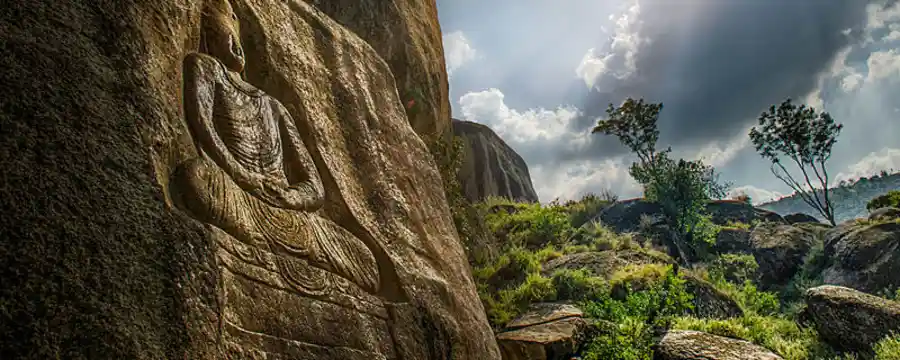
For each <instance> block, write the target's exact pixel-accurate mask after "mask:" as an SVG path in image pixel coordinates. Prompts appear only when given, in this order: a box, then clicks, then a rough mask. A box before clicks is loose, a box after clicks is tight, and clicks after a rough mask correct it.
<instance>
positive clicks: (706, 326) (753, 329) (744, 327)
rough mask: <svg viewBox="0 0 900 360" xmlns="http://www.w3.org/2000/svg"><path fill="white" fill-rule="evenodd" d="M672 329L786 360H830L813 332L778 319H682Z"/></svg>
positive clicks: (827, 349) (768, 317)
mask: <svg viewBox="0 0 900 360" xmlns="http://www.w3.org/2000/svg"><path fill="white" fill-rule="evenodd" d="M672 328H674V329H679V330H697V331H703V332H707V333H710V334H715V335H719V336H726V337H731V338H737V339H743V340H747V341H750V342H752V343H754V344H757V345H761V346H763V347H766V348H768V349H769V350H772V351H773V352H775V353H777V354H778V355H781V356H782V357H784V358H785V359H786V360H812V359H823V358H829V357H832V356H834V352H833V350H832V349H830V348H829V347H828V346H827V345H824V344H823V343H821V342H819V340H818V335H817V333H816V332H815V330H813V329H809V328H801V327H799V326H798V325H797V324H796V323H795V322H793V321H791V320H787V319H782V318H779V317H771V316H761V315H756V314H746V315H744V316H743V317H739V318H731V319H698V318H695V317H691V316H685V317H680V318H677V319H676V320H675V321H674V322H673V324H672Z"/></svg>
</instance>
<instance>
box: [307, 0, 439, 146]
mask: <svg viewBox="0 0 900 360" xmlns="http://www.w3.org/2000/svg"><path fill="white" fill-rule="evenodd" d="M306 2H307V3H311V4H312V5H314V6H315V7H316V9H318V10H320V11H322V12H323V13H325V14H326V15H328V16H329V17H330V18H332V19H334V20H335V21H337V22H338V23H339V24H341V25H343V26H344V27H345V28H347V29H349V30H350V31H352V32H354V33H355V34H356V35H357V36H359V37H360V38H362V40H364V41H365V42H366V43H368V44H369V46H371V47H372V49H374V50H375V52H377V53H378V55H380V56H381V58H382V59H384V61H385V62H387V64H388V66H389V67H390V70H391V73H393V74H394V83H395V86H396V88H397V93H398V94H399V95H400V100H401V101H402V102H403V104H404V106H406V107H407V115H408V118H409V122H410V124H412V126H413V129H414V130H415V131H416V133H418V134H419V136H421V137H423V138H430V137H433V136H436V135H440V134H446V133H448V131H450V127H451V124H450V100H449V88H448V82H447V71H446V66H445V64H444V50H443V43H442V37H441V26H440V24H439V23H438V16H437V5H436V3H435V2H434V1H433V0H424V1H399V0H388V1H382V0H364V1H351V0H337V1H335V0H307V1H306Z"/></svg>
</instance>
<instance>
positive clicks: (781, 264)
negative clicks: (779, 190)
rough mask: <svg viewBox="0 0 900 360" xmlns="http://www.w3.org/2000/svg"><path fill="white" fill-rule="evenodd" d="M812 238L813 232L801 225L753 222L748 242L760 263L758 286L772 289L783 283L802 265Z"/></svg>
mask: <svg viewBox="0 0 900 360" xmlns="http://www.w3.org/2000/svg"><path fill="white" fill-rule="evenodd" d="M815 242H816V235H815V234H814V233H813V232H812V231H809V230H806V229H803V228H800V227H796V226H792V225H782V224H778V223H763V224H760V225H758V226H756V227H755V228H754V229H753V231H752V232H751V233H750V244H751V247H752V253H753V256H754V257H755V258H756V262H757V263H758V264H759V270H758V272H757V274H758V276H757V278H758V280H759V283H760V285H761V287H762V288H764V289H772V288H776V287H779V286H782V285H784V284H786V283H787V282H788V281H789V280H790V279H791V278H793V277H794V274H796V273H797V271H799V270H800V268H801V266H803V260H804V258H805V257H806V254H807V253H809V250H810V249H811V248H812V246H813V245H814V244H815Z"/></svg>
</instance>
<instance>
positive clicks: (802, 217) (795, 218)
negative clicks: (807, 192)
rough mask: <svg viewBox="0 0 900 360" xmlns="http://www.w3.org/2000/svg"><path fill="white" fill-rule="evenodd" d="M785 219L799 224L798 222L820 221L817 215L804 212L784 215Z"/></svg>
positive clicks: (789, 222) (790, 222)
mask: <svg viewBox="0 0 900 360" xmlns="http://www.w3.org/2000/svg"><path fill="white" fill-rule="evenodd" d="M784 221H787V222H788V224H798V223H820V222H821V221H819V219H817V218H816V217H815V216H812V215H809V214H804V213H793V214H788V215H785V216H784Z"/></svg>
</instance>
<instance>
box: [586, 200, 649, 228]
mask: <svg viewBox="0 0 900 360" xmlns="http://www.w3.org/2000/svg"><path fill="white" fill-rule="evenodd" d="M661 219H662V208H661V207H660V206H659V205H657V204H655V203H652V202H649V201H646V200H644V199H629V200H621V201H617V202H616V203H615V204H612V205H610V206H607V207H604V208H603V209H602V210H601V211H600V213H599V214H597V216H596V217H595V218H594V221H599V222H601V223H603V225H606V226H608V227H609V228H611V229H613V230H614V231H616V232H619V233H626V232H635V231H638V230H639V229H641V227H642V224H643V226H647V225H658V224H659V223H660V222H661ZM588 225H590V222H588V223H587V224H585V226H588Z"/></svg>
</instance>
